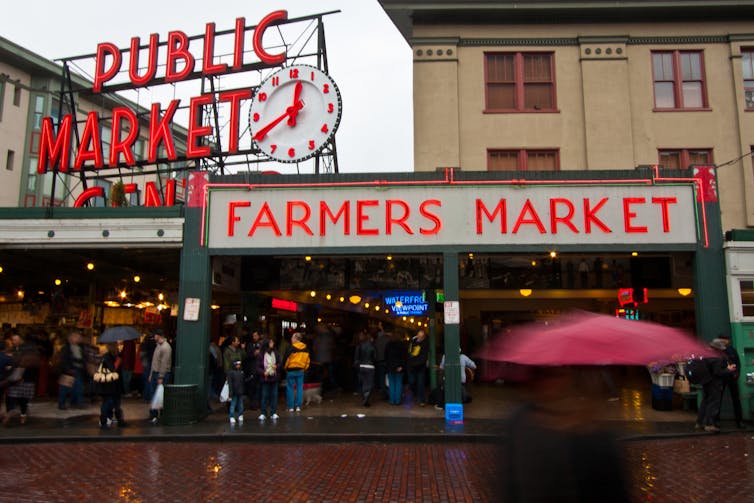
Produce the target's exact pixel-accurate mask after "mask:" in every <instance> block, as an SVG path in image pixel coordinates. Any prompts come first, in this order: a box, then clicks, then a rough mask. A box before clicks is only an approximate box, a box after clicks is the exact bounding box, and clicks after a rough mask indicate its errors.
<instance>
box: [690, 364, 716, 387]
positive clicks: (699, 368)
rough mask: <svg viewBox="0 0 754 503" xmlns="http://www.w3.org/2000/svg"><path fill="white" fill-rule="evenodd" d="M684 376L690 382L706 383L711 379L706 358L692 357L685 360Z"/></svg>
mask: <svg viewBox="0 0 754 503" xmlns="http://www.w3.org/2000/svg"><path fill="white" fill-rule="evenodd" d="M686 376H687V377H688V379H689V382H690V383H691V384H702V385H703V384H707V383H708V382H710V381H711V380H712V374H711V373H710V370H709V365H708V364H707V360H706V359H704V358H701V359H698V358H693V359H691V360H689V361H688V362H686Z"/></svg>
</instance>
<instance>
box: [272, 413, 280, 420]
mask: <svg viewBox="0 0 754 503" xmlns="http://www.w3.org/2000/svg"><path fill="white" fill-rule="evenodd" d="M279 418H280V416H278V415H277V414H273V415H272V420H273V421H274V420H276V419H279Z"/></svg>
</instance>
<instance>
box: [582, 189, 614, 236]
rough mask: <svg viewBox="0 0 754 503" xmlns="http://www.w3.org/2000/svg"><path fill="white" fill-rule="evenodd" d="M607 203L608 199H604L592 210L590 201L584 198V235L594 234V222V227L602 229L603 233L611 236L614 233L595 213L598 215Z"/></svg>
mask: <svg viewBox="0 0 754 503" xmlns="http://www.w3.org/2000/svg"><path fill="white" fill-rule="evenodd" d="M606 203H607V198H606V197H603V198H602V199H601V200H600V202H598V203H597V206H595V207H594V208H592V207H591V206H590V203H589V199H587V198H584V233H586V234H591V233H592V222H594V225H596V226H597V227H599V228H600V230H602V232H604V233H605V234H610V233H611V232H613V231H612V230H611V229H610V227H608V226H607V225H605V222H603V221H602V220H600V219H599V218H597V216H596V215H595V213H597V212H598V211H599V210H600V209H602V207H603V206H605V204H606Z"/></svg>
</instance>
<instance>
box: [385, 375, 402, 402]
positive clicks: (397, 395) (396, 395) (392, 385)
mask: <svg viewBox="0 0 754 503" xmlns="http://www.w3.org/2000/svg"><path fill="white" fill-rule="evenodd" d="M387 380H388V383H389V389H388V394H389V395H390V403H391V404H393V405H400V404H401V394H402V393H403V374H402V373H400V372H390V373H389V374H388V375H387Z"/></svg>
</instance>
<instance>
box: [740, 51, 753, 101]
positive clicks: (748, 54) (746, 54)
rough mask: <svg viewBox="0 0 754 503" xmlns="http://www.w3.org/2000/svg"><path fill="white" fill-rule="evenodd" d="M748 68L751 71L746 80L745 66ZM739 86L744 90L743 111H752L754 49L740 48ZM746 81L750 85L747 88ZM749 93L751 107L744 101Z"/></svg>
mask: <svg viewBox="0 0 754 503" xmlns="http://www.w3.org/2000/svg"><path fill="white" fill-rule="evenodd" d="M747 57H748V59H749V61H748V62H747V61H746V60H747ZM747 63H748V66H749V67H750V71H751V77H750V78H748V79H747V78H746V75H745V74H746V72H745V69H746V66H747ZM741 80H742V82H741V84H742V85H743V89H744V110H745V111H747V112H750V111H754V47H742V48H741ZM747 81H748V82H750V84H749V85H748V86H747V84H746V83H747ZM747 92H751V93H752V99H751V105H749V104H748V103H749V100H748V99H746V93H747Z"/></svg>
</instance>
